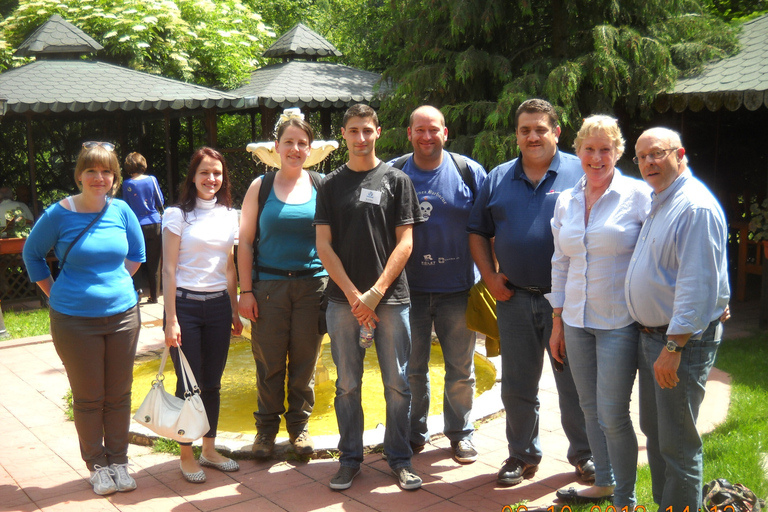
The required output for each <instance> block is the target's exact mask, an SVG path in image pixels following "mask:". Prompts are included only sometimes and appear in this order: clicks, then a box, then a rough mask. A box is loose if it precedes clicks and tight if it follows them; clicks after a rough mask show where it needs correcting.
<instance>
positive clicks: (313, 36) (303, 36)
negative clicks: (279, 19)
mask: <svg viewBox="0 0 768 512" xmlns="http://www.w3.org/2000/svg"><path fill="white" fill-rule="evenodd" d="M263 55H264V57H276V58H286V59H288V58H295V57H298V58H304V59H316V58H318V57H341V52H340V51H339V50H337V49H336V47H335V46H333V45H332V44H331V43H330V42H328V40H327V39H326V38H324V37H323V36H321V35H320V34H318V33H317V32H315V31H313V30H311V29H310V28H309V27H307V26H306V25H304V24H303V23H297V24H296V25H294V26H293V28H291V29H290V30H289V31H288V32H286V33H285V34H283V35H282V36H280V38H279V39H278V40H277V41H275V43H274V44H273V45H272V46H270V47H269V48H267V51H265V52H264V54H263Z"/></svg>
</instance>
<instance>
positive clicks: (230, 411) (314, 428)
mask: <svg viewBox="0 0 768 512" xmlns="http://www.w3.org/2000/svg"><path fill="white" fill-rule="evenodd" d="M366 352H367V354H366V356H365V370H364V373H363V390H362V394H363V412H364V415H365V429H366V430H369V429H373V428H375V427H376V426H377V425H378V424H379V423H382V424H383V423H384V422H385V419H386V414H385V407H384V386H383V384H382V382H381V374H380V373H379V369H378V368H379V367H378V360H377V359H376V350H375V349H369V350H367V351H366ZM159 366H160V359H159V358H157V359H154V360H151V361H148V362H144V363H139V364H137V365H136V367H135V369H134V372H133V377H134V381H133V397H132V403H131V410H132V413H133V412H136V409H138V407H139V405H141V401H142V400H143V399H144V396H145V395H146V393H147V391H149V388H150V386H151V383H152V380H153V379H154V378H155V375H156V373H157V370H158V368H159ZM164 374H165V389H166V391H168V392H169V393H171V394H173V393H174V391H175V389H176V374H175V373H174V370H173V363H172V361H171V360H170V359H169V360H168V364H167V365H166V369H165V372H164ZM429 375H430V380H431V389H432V393H431V395H432V399H431V403H430V409H429V412H430V414H441V413H442V411H443V377H444V375H445V371H444V365H443V354H442V351H441V350H440V346H439V345H437V344H433V345H432V354H431V358H430V371H429ZM475 378H476V381H477V382H476V391H475V396H478V395H480V394H481V393H483V392H485V391H487V390H489V389H490V388H491V387H492V386H493V383H494V382H495V380H496V370H495V369H494V367H493V365H492V364H491V363H489V362H488V361H487V360H486V359H485V358H483V357H482V356H478V355H475ZM335 381H336V365H334V364H333V359H332V358H331V345H330V343H329V340H328V336H327V335H326V337H325V339H324V340H323V347H322V352H321V353H320V358H319V360H318V363H317V371H316V374H315V408H314V410H313V412H312V416H311V417H310V420H309V431H310V432H311V433H312V435H329V434H337V433H338V425H337V423H336V413H335V412H334V409H333V398H334V395H335V393H336V386H335ZM256 407H257V406H256V365H255V363H254V362H253V354H252V352H251V343H250V340H248V339H246V338H241V337H235V338H232V343H231V345H230V347H229V356H228V359H227V367H226V369H225V370H224V376H223V378H222V382H221V412H220V414H219V428H218V430H219V431H220V432H238V433H243V434H255V433H256V427H255V425H254V419H253V411H255V410H256ZM279 435H280V436H287V435H288V434H287V433H286V432H285V421H284V420H283V422H282V423H281V426H280V434H279Z"/></svg>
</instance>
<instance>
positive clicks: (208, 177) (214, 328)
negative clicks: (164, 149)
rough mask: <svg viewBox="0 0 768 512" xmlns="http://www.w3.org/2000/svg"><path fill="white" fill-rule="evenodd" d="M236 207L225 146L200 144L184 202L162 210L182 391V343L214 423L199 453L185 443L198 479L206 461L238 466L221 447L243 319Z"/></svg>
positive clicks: (191, 475)
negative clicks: (223, 393) (231, 353)
mask: <svg viewBox="0 0 768 512" xmlns="http://www.w3.org/2000/svg"><path fill="white" fill-rule="evenodd" d="M237 229H238V226H237V212H236V211H235V210H233V209H232V201H231V196H230V183H229V172H228V170H227V165H226V162H225V160H224V157H223V156H222V155H221V153H219V152H218V151H216V150H214V149H211V148H207V147H203V148H200V149H198V150H197V151H196V152H195V153H194V154H193V155H192V159H191V161H190V163H189V171H188V173H187V179H186V182H185V183H184V186H183V188H182V190H181V197H180V199H179V204H178V205H176V206H174V207H172V208H168V209H167V210H166V211H165V215H164V216H163V298H164V302H165V344H166V345H168V346H169V347H172V348H171V356H172V357H173V361H174V365H175V367H176V368H177V371H176V376H177V380H178V384H177V386H176V396H179V397H183V396H184V386H183V384H182V381H181V378H180V376H179V371H178V368H180V366H179V364H178V351H177V350H176V349H175V348H173V347H179V346H183V347H184V348H183V350H184V355H185V356H186V357H187V359H188V360H189V363H190V366H191V367H192V371H193V373H194V375H195V378H196V379H197V383H198V385H199V386H200V390H201V397H202V399H203V404H204V405H205V411H206V413H207V415H208V422H209V423H210V426H211V429H210V430H209V431H208V433H207V434H205V436H203V451H202V454H201V455H200V459H199V461H196V460H195V458H194V455H193V452H192V445H191V444H186V443H179V444H180V446H181V472H182V475H183V476H184V478H185V479H186V480H187V481H189V482H192V483H202V482H204V481H205V473H204V472H203V470H202V469H201V468H200V466H207V467H212V468H215V469H218V470H220V471H237V470H238V469H239V466H238V464H237V462H236V461H234V460H232V459H229V458H227V457H224V456H223V455H221V454H219V453H218V452H216V451H215V441H216V427H217V425H218V419H219V403H220V398H219V390H220V388H221V376H222V374H223V373H224V367H225V365H226V363H227V351H228V350H229V339H230V335H231V333H234V334H240V332H241V331H242V328H243V325H242V323H241V322H240V317H239V315H238V314H237V272H236V270H235V264H234V256H233V255H234V252H233V247H234V240H235V233H236V232H237Z"/></svg>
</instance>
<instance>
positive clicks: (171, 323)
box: [165, 317, 181, 347]
mask: <svg viewBox="0 0 768 512" xmlns="http://www.w3.org/2000/svg"><path fill="white" fill-rule="evenodd" d="M165 346H167V347H180V346H181V327H179V321H178V320H177V319H176V317H173V319H170V320H167V321H166V322H165Z"/></svg>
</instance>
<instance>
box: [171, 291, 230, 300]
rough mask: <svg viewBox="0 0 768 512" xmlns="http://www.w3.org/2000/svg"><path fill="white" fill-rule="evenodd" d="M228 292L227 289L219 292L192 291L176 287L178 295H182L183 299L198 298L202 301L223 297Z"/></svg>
mask: <svg viewBox="0 0 768 512" xmlns="http://www.w3.org/2000/svg"><path fill="white" fill-rule="evenodd" d="M226 294H227V291H226V290H221V291H219V292H191V291H189V290H185V289H183V288H177V289H176V296H177V297H181V298H182V299H189V300H197V301H200V302H204V301H206V300H212V299H218V298H219V297H223V296H224V295H226Z"/></svg>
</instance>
